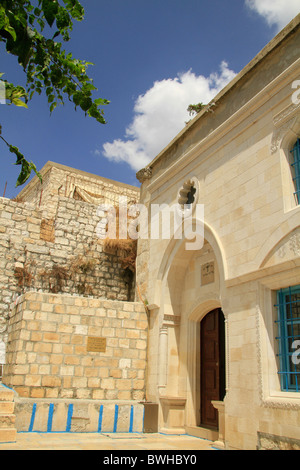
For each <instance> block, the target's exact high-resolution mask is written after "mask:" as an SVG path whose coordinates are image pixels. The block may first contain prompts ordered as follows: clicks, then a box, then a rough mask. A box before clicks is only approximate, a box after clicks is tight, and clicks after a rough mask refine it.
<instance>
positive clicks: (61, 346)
mask: <svg viewBox="0 0 300 470" xmlns="http://www.w3.org/2000/svg"><path fill="white" fill-rule="evenodd" d="M147 325H148V323H147V315H146V313H145V310H144V306H143V305H142V304H140V303H134V302H117V301H108V300H98V299H91V298H84V297H75V296H71V295H61V294H59V295H57V294H45V293H44V294H42V293H35V292H27V293H25V294H24V295H22V296H21V297H19V298H18V300H17V302H16V303H15V305H13V307H12V310H11V313H10V319H9V326H8V342H7V351H6V365H5V366H4V371H3V383H4V384H5V385H7V386H9V387H11V388H13V389H14V390H15V391H16V392H17V393H18V394H19V396H21V397H28V398H43V399H59V398H64V399H94V400H123V401H124V400H135V401H140V400H143V399H144V396H145V390H144V389H145V370H146V348H147ZM89 337H92V338H104V339H105V341H106V347H105V351H103V352H93V351H88V347H87V343H88V338H89Z"/></svg>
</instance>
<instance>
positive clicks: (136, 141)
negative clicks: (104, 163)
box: [95, 62, 235, 171]
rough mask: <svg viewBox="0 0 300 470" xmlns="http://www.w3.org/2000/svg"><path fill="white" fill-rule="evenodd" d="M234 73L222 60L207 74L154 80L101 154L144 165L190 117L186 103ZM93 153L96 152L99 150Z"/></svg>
mask: <svg viewBox="0 0 300 470" xmlns="http://www.w3.org/2000/svg"><path fill="white" fill-rule="evenodd" d="M234 76H235V73H234V72H233V71H232V70H230V69H229V68H228V64H227V63H226V62H222V63H221V65H220V71H219V72H218V73H212V74H211V75H210V76H209V77H204V76H202V75H199V76H197V75H195V74H194V73H193V72H192V71H191V70H189V71H188V72H185V73H182V74H179V75H178V76H177V77H176V78H173V79H172V78H169V79H165V80H161V81H157V82H155V83H154V84H153V86H152V88H150V89H149V90H148V91H146V93H145V94H144V95H140V96H139V97H138V98H137V100H136V102H135V105H134V110H133V111H134V117H133V120H132V123H131V124H130V125H129V126H128V128H127V129H126V134H125V140H121V139H117V140H114V141H113V142H111V143H110V142H106V143H105V144H104V145H103V155H104V156H105V157H106V158H108V159H109V160H111V161H115V162H122V161H123V162H127V163H128V164H129V165H130V166H131V168H133V169H134V170H135V171H137V170H140V169H141V168H143V167H145V166H146V165H147V164H148V163H149V162H150V161H151V160H152V159H153V158H154V157H155V156H156V155H157V154H158V153H159V152H160V151H161V150H163V148H164V147H165V146H166V145H167V144H168V143H169V142H170V141H171V140H172V139H173V138H174V137H175V136H176V134H177V133H178V132H179V131H180V130H181V129H182V128H183V127H184V125H185V122H186V121H188V120H189V119H190V116H189V114H188V112H187V108H188V106H189V105H190V104H196V103H199V102H202V103H204V104H206V103H208V102H209V101H211V100H212V99H213V98H214V97H215V95H216V94H217V93H218V92H219V91H220V90H221V89H222V88H224V86H225V85H226V84H227V83H228V82H229V81H230V80H232V79H233V78H234ZM95 153H96V154H98V155H99V154H100V151H99V150H98V151H96V152H95Z"/></svg>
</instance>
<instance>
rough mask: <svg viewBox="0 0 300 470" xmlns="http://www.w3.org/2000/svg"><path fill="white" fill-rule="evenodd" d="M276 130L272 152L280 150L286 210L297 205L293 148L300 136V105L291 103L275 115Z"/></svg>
mask: <svg viewBox="0 0 300 470" xmlns="http://www.w3.org/2000/svg"><path fill="white" fill-rule="evenodd" d="M273 122H274V132H273V136H272V142H271V152H272V153H276V152H277V151H278V152H279V158H280V166H281V175H282V191H283V204H284V210H285V212H287V211H289V210H291V209H293V208H294V207H296V206H297V204H298V202H297V201H296V199H295V196H294V192H295V184H294V182H293V176H292V170H291V163H292V155H291V150H292V148H293V146H294V144H295V143H296V141H297V138H299V137H300V105H295V104H291V105H289V106H288V107H287V108H285V109H284V110H283V111H282V112H281V113H279V114H277V116H275V117H274V121H273Z"/></svg>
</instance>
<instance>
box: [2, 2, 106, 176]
mask: <svg viewBox="0 0 300 470" xmlns="http://www.w3.org/2000/svg"><path fill="white" fill-rule="evenodd" d="M32 3H34V4H32ZM83 18H84V8H83V7H82V5H81V4H80V2H79V1H78V0H38V2H37V1H35V2H33V1H32V2H31V0H1V5H0V42H1V41H2V42H4V43H5V45H6V50H7V52H9V53H11V54H13V55H15V56H16V57H17V59H18V62H19V63H20V64H21V65H22V66H23V68H24V72H25V73H26V78H27V83H26V87H27V89H26V90H25V89H24V88H22V87H14V85H12V84H8V85H7V99H8V101H9V104H14V105H16V106H20V107H27V102H28V100H30V99H32V97H33V96H34V94H35V93H37V94H39V95H40V94H42V93H43V91H45V94H46V97H47V100H48V104H49V109H50V113H52V112H53V111H54V109H55V108H56V107H57V106H58V105H59V104H64V100H65V99H66V98H68V100H69V101H71V102H73V104H74V106H75V109H77V108H78V107H79V108H80V109H81V110H82V111H83V112H84V113H85V115H87V116H90V117H91V118H93V119H96V121H97V122H99V123H101V124H105V123H106V121H105V119H104V111H103V109H102V108H103V106H106V105H107V104H109V101H108V100H106V99H103V98H97V99H93V93H94V92H96V91H97V88H96V87H95V86H94V83H93V80H92V79H91V78H90V77H89V76H88V75H87V68H88V66H89V65H93V64H91V62H86V61H83V60H78V59H75V58H73V57H72V54H71V53H68V54H67V53H66V52H65V51H64V50H63V48H62V43H61V42H56V38H59V37H60V38H61V40H62V41H68V40H69V39H70V32H71V31H72V29H73V21H74V20H76V21H82V20H83ZM46 25H48V26H49V29H51V28H54V27H55V32H54V34H52V35H51V36H52V37H50V38H47V37H46V36H45V35H43V31H44V29H45V26H46ZM2 140H3V138H2ZM10 150H11V151H12V152H13V153H15V155H17V158H18V155H19V154H18V152H19V150H18V149H17V148H16V147H11V148H10ZM20 155H22V154H20ZM22 157H23V156H22ZM19 160H20V162H21V165H22V170H21V174H20V178H19V179H18V184H23V183H21V182H22V181H23V182H25V181H26V178H27V176H28V174H30V172H31V171H32V170H33V171H36V168H35V167H34V165H33V164H32V163H29V162H27V161H26V160H25V158H24V157H23V159H19ZM17 164H20V163H17ZM28 172H29V173H28Z"/></svg>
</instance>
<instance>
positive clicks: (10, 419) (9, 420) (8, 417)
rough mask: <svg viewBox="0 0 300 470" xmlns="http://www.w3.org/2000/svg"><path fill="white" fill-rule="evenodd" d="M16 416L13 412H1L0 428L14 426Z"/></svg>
mask: <svg viewBox="0 0 300 470" xmlns="http://www.w3.org/2000/svg"><path fill="white" fill-rule="evenodd" d="M15 422H16V417H15V415H13V414H7V413H0V429H11V428H14V426H15Z"/></svg>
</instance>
